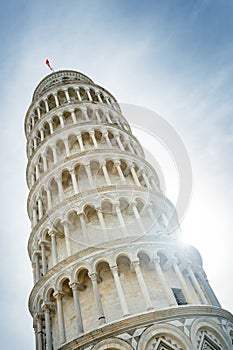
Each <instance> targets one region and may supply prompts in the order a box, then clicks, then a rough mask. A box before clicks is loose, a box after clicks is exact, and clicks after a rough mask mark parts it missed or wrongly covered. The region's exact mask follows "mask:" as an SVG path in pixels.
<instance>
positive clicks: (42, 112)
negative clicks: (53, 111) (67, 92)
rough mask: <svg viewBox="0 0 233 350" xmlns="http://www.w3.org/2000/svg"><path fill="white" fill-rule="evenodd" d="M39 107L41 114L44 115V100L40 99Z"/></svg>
mask: <svg viewBox="0 0 233 350" xmlns="http://www.w3.org/2000/svg"><path fill="white" fill-rule="evenodd" d="M39 108H40V115H41V116H43V115H44V114H45V113H46V107H45V102H44V101H40V103H39Z"/></svg>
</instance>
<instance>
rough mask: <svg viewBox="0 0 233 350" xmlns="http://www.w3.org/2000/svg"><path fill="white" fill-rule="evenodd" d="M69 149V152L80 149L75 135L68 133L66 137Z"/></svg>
mask: <svg viewBox="0 0 233 350" xmlns="http://www.w3.org/2000/svg"><path fill="white" fill-rule="evenodd" d="M68 143H69V149H70V152H71V153H76V152H78V151H79V150H80V148H79V142H78V139H77V136H76V135H70V136H69V137H68Z"/></svg>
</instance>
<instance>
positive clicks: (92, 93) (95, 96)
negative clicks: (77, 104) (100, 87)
mask: <svg viewBox="0 0 233 350" xmlns="http://www.w3.org/2000/svg"><path fill="white" fill-rule="evenodd" d="M90 95H91V98H92V101H93V102H99V100H98V97H97V94H96V91H95V90H93V89H91V88H90Z"/></svg>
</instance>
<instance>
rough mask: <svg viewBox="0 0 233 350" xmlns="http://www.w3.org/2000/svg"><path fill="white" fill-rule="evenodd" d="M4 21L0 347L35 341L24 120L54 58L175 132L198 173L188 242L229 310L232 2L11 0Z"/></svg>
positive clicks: (25, 346)
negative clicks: (30, 309)
mask: <svg viewBox="0 0 233 350" xmlns="http://www.w3.org/2000/svg"><path fill="white" fill-rule="evenodd" d="M0 17H1V18H0V32H1V37H0V44H1V48H2V49H1V65H0V73H1V92H2V93H1V97H0V99H1V101H0V102H1V115H0V123H1V149H2V152H1V156H0V157H1V163H2V171H1V175H2V179H1V194H2V201H1V214H2V217H1V230H0V232H1V236H0V243H1V245H0V246H1V251H2V255H1V267H2V269H1V272H0V273H1V285H0V292H1V299H0V308H1V310H2V311H1V314H0V324H1V332H2V335H1V343H2V347H3V348H8V349H11V348H15V347H16V345H17V349H19V350H20V349H24V350H27V349H28V350H29V349H32V347H33V342H34V339H33V330H32V322H31V319H30V316H29V315H28V311H27V298H28V294H29V292H30V289H31V283H32V282H31V267H30V262H29V259H28V257H27V239H28V236H29V232H30V225H29V221H28V219H27V214H26V210H25V203H26V197H27V188H26V185H25V167H26V158H25V139H24V133H23V121H24V116H25V113H26V110H27V108H28V106H29V104H30V101H31V97H32V93H33V89H34V88H35V87H36V85H37V84H38V82H39V81H40V80H41V79H42V78H43V77H44V76H45V75H47V74H49V73H50V72H49V70H48V68H47V67H46V65H45V63H44V61H45V59H46V58H47V57H48V58H49V59H50V61H51V63H52V65H53V66H54V68H55V69H56V70H58V69H64V68H70V69H75V70H80V71H81V72H83V73H85V74H86V75H88V76H90V78H91V79H93V80H94V81H95V82H96V83H98V84H100V85H102V86H104V87H106V88H107V89H108V90H109V91H111V92H112V93H113V95H114V96H115V97H116V98H117V99H118V101H120V102H125V103H132V104H137V105H140V106H144V107H147V108H150V109H152V110H154V111H155V112H157V113H159V114H160V115H162V116H163V117H164V118H165V119H166V120H167V121H168V122H169V123H170V124H171V125H173V127H174V128H175V129H176V131H177V133H178V134H179V135H180V137H181V139H182V140H183V142H184V144H185V146H186V149H187V151H188V153H189V156H190V159H191V162H192V168H193V177H194V186H193V197H192V202H191V204H190V208H189V211H188V213H187V215H186V218H185V219H184V221H183V224H182V227H183V231H184V235H185V236H186V238H187V240H188V241H190V242H191V243H193V244H195V246H196V247H197V248H198V249H199V250H200V252H201V254H202V256H203V260H204V267H205V270H206V272H207V275H208V277H209V280H210V283H211V285H212V286H213V288H214V290H215V291H216V294H217V296H218V297H219V299H220V301H221V303H222V305H223V306H224V308H227V309H230V310H232V309H233V304H232V295H233V290H232V282H231V280H232V273H233V271H232V259H231V255H232V254H231V250H232V249H231V247H232V227H231V226H232V225H231V223H232V209H233V205H232V203H233V185H232V175H231V174H232V172H233V165H232V143H233V122H232V115H233V98H232V97H233V96H232V95H233V79H232V78H233V39H232V38H233V2H232V1H230V0H228V1H227V0H225V1H224V0H219V1H217V0H216V1H214V0H212V1H210V0H202V1H199V0H196V1H191V0H170V1H169V0H163V1H162V0H161V1H143V2H142V1H127V0H126V1H104V0H99V1H98V0H97V1H88V0H87V1H85V2H84V1H79V0H76V1H69V0H67V1H44V0H41V1H38V2H36V1H22V0H18V1H12V0H10V1H7V2H3V3H2V4H1V14H0ZM223 284H224V285H226V286H227V285H228V288H222V285H223Z"/></svg>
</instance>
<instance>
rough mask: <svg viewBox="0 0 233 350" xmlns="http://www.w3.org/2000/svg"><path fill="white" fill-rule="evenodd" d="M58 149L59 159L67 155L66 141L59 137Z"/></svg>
mask: <svg viewBox="0 0 233 350" xmlns="http://www.w3.org/2000/svg"><path fill="white" fill-rule="evenodd" d="M56 151H57V157H58V159H61V158H63V157H65V156H66V149H65V144H64V141H63V140H61V139H59V140H57V142H56Z"/></svg>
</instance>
